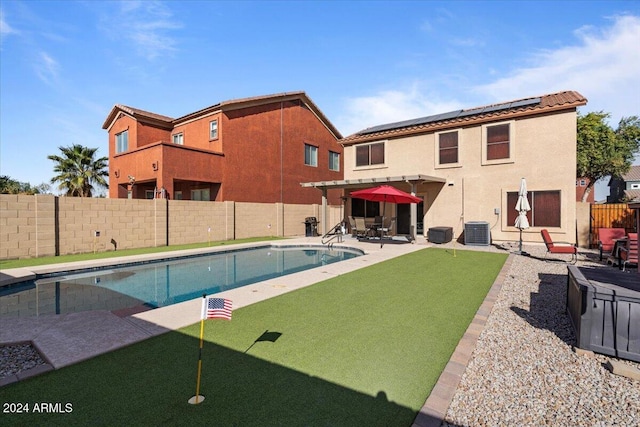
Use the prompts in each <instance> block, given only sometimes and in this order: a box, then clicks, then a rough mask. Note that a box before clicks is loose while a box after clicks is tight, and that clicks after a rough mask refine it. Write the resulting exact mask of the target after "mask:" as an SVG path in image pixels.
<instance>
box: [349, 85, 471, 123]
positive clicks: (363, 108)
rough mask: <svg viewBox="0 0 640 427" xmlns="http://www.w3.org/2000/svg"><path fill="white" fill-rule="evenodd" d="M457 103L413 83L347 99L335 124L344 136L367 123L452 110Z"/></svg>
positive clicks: (391, 120)
mask: <svg viewBox="0 0 640 427" xmlns="http://www.w3.org/2000/svg"><path fill="white" fill-rule="evenodd" d="M459 105H460V104H459V103H458V102H456V101H453V100H448V101H441V100H439V99H438V97H437V96H433V95H432V94H428V93H425V91H424V90H423V89H422V88H421V85H420V84H419V83H414V84H413V85H412V86H411V87H410V88H408V89H406V90H386V91H381V92H379V93H377V94H375V95H371V96H363V97H358V98H352V99H348V100H347V101H346V115H345V116H344V117H345V118H344V120H342V121H341V123H339V124H338V125H337V126H338V128H339V129H340V131H341V132H343V134H344V136H347V135H351V134H352V133H354V132H357V131H360V130H363V129H365V128H367V127H371V126H376V125H380V124H385V123H393V122H397V121H402V120H409V119H414V118H418V117H424V116H428V115H431V114H438V113H443V112H447V111H451V110H455V109H457V108H460V107H459Z"/></svg>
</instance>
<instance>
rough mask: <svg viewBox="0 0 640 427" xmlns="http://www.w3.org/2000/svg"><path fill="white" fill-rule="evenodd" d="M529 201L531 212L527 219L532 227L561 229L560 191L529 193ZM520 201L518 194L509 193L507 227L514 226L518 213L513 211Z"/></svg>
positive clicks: (515, 192) (528, 213)
mask: <svg viewBox="0 0 640 427" xmlns="http://www.w3.org/2000/svg"><path fill="white" fill-rule="evenodd" d="M527 199H528V200H529V204H530V205H531V210H530V211H529V212H527V219H528V220H529V225H531V227H560V226H561V224H560V214H561V212H560V211H561V206H560V191H557V190H553V191H529V192H528V194H527ZM517 201H518V192H517V191H514V192H510V193H507V208H508V209H507V212H508V214H507V225H509V226H513V225H514V223H515V221H516V217H517V216H518V212H517V211H516V210H515V209H513V208H514V207H515V206H516V202H517Z"/></svg>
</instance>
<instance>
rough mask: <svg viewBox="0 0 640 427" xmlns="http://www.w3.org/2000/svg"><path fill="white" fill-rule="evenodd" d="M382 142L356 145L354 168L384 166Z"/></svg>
mask: <svg viewBox="0 0 640 427" xmlns="http://www.w3.org/2000/svg"><path fill="white" fill-rule="evenodd" d="M384 145H385V144H384V142H374V143H371V144H361V145H356V167H358V166H371V165H383V164H384Z"/></svg>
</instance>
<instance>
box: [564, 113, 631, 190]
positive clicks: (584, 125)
mask: <svg viewBox="0 0 640 427" xmlns="http://www.w3.org/2000/svg"><path fill="white" fill-rule="evenodd" d="M609 117H610V114H609V113H604V112H602V111H599V112H595V113H593V112H592V113H588V114H587V115H585V116H583V115H581V114H578V141H577V177H576V178H589V184H588V185H587V188H586V189H585V192H584V195H583V196H582V201H583V202H584V201H586V200H587V197H588V196H589V193H590V192H591V191H592V189H593V186H594V185H595V183H596V181H598V180H599V179H602V178H605V177H607V176H615V177H620V176H622V175H623V174H625V173H627V172H628V171H629V168H630V167H631V164H632V162H633V160H634V156H635V155H636V154H637V153H638V152H640V119H638V117H637V116H631V117H623V118H622V119H621V120H620V122H619V124H618V128H617V129H616V130H613V129H612V128H611V126H609V125H608V124H607V123H606V120H607V119H608V118H609Z"/></svg>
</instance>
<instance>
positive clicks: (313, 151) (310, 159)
mask: <svg viewBox="0 0 640 427" xmlns="http://www.w3.org/2000/svg"><path fill="white" fill-rule="evenodd" d="M304 164H305V165H307V166H315V167H317V166H318V147H316V146H315V145H310V144H304Z"/></svg>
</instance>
